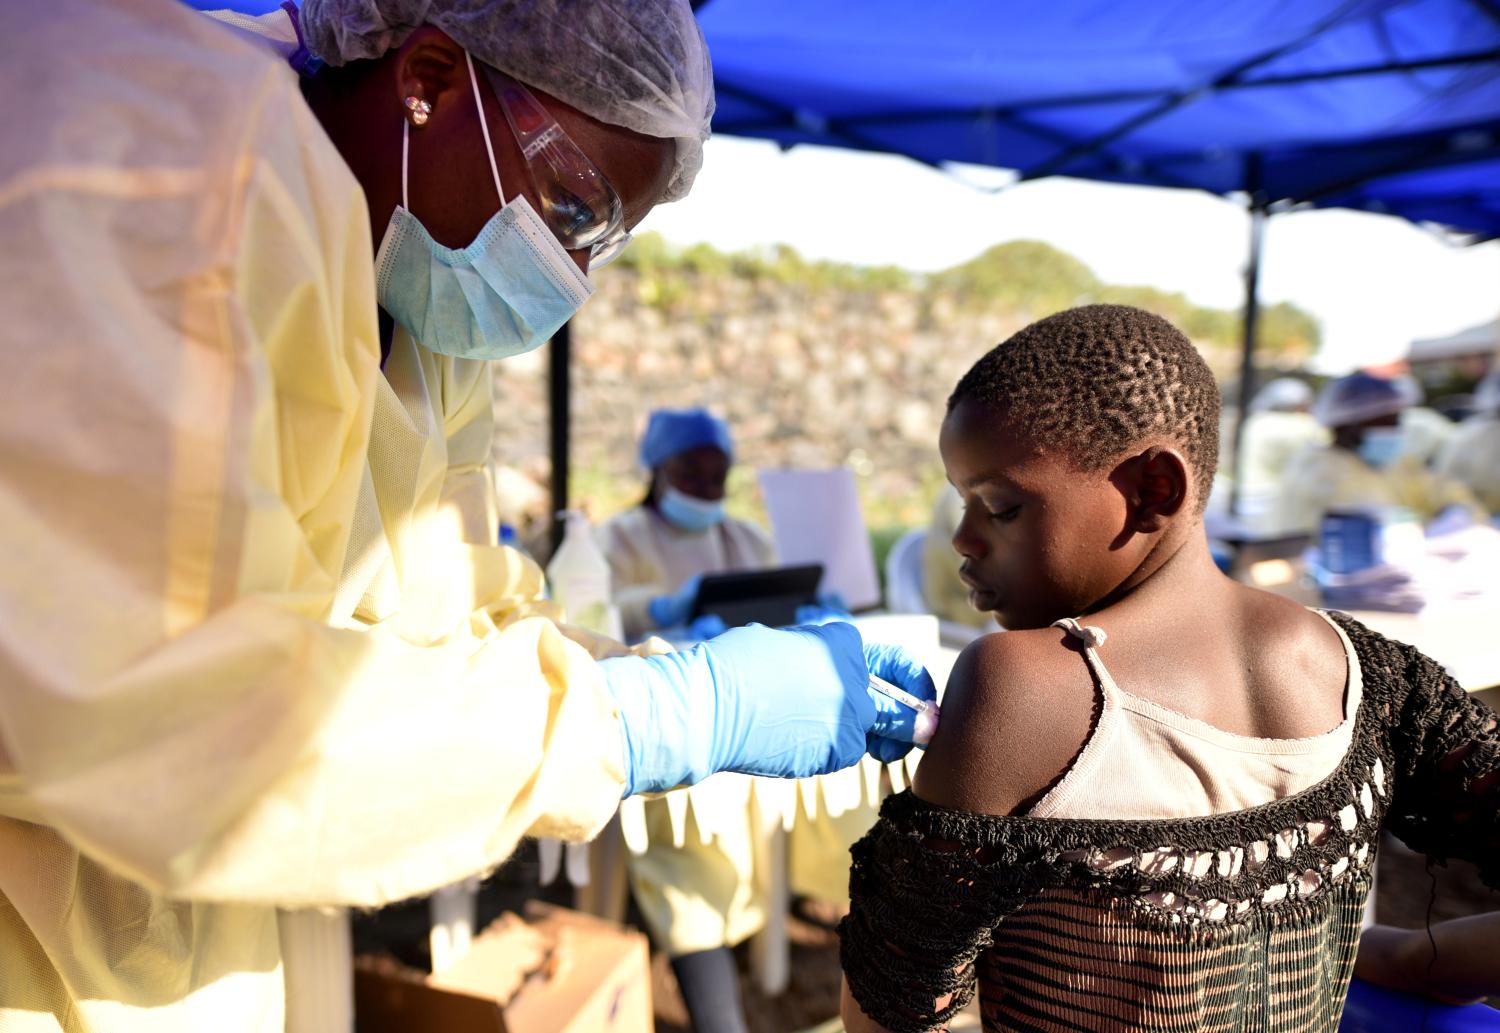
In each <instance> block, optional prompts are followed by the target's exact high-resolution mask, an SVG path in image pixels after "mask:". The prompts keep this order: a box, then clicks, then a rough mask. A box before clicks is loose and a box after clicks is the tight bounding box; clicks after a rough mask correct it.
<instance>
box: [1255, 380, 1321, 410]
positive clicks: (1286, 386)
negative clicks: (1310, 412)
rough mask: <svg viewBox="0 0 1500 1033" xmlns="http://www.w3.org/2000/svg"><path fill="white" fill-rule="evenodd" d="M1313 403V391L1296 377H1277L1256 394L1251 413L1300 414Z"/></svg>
mask: <svg viewBox="0 0 1500 1033" xmlns="http://www.w3.org/2000/svg"><path fill="white" fill-rule="evenodd" d="M1312 403H1313V389H1312V388H1310V387H1308V386H1307V384H1305V383H1303V382H1302V381H1300V380H1298V379H1297V378H1296V377H1277V378H1276V379H1275V380H1273V381H1271V382H1270V383H1268V384H1267V385H1266V386H1265V387H1263V388H1261V389H1260V390H1259V391H1257V392H1255V397H1254V398H1253V399H1252V400H1251V402H1250V411H1251V412H1299V411H1300V410H1303V409H1306V408H1308V407H1309V406H1311V405H1312Z"/></svg>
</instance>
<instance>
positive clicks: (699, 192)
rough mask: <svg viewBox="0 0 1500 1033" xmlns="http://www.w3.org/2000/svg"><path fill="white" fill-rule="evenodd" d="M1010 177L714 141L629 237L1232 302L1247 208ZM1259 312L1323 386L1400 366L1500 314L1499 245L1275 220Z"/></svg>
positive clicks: (1147, 191)
mask: <svg viewBox="0 0 1500 1033" xmlns="http://www.w3.org/2000/svg"><path fill="white" fill-rule="evenodd" d="M960 176H961V177H962V179H963V181H960V179H959V178H958V177H960ZM1013 179H1014V177H1013V176H1011V175H1010V174H1008V173H1006V172H1003V171H1002V170H998V169H986V168H972V167H965V168H961V169H958V170H956V173H955V174H952V175H950V174H947V173H944V172H940V171H938V170H935V169H932V168H929V167H927V166H925V165H921V164H918V163H916V162H913V161H909V160H907V159H905V158H898V157H893V156H887V155H873V154H863V153H856V152H851V151H840V150H835V149H831V148H821V147H797V148H794V149H792V150H790V151H786V152H782V151H780V150H779V149H778V148H777V147H776V146H775V145H773V144H770V143H765V142H761V141H752V140H742V139H734V138H728V137H716V138H714V139H712V140H710V141H709V142H708V144H707V146H706V147H705V156H704V167H703V171H702V172H701V173H700V174H699V176H698V180H697V183H696V184H695V185H694V187H693V192H692V193H691V194H690V195H689V196H688V197H687V198H686V199H685V200H683V201H679V202H676V203H674V204H669V205H662V206H660V207H658V208H657V209H656V210H655V211H653V212H652V213H651V215H650V216H649V217H648V218H647V219H646V221H645V222H644V223H643V224H642V225H641V226H640V227H639V229H640V230H655V231H657V232H659V233H661V234H662V235H663V236H664V237H666V238H667V239H668V240H669V241H671V242H673V243H676V244H683V245H686V244H693V243H697V242H699V241H706V242H708V243H711V244H713V245H714V246H715V247H718V248H720V249H723V250H740V249H744V248H752V247H756V246H764V245H769V244H778V243H782V244H790V245H791V246H792V247H794V248H796V249H797V251H798V252H799V253H800V254H802V255H803V256H805V257H808V258H813V259H830V260H835V261H841V262H849V263H854V264H860V265H896V266H901V267H903V268H906V269H910V270H914V271H919V272H926V271H932V270H937V269H943V268H946V267H948V266H952V265H956V264H957V263H959V262H963V261H966V260H967V259H970V258H973V257H974V256H975V255H977V254H979V253H980V252H981V251H984V250H985V249H986V248H988V247H991V246H992V245H995V244H999V243H1002V242H1004V241H1007V240H1022V239H1032V240H1042V241H1046V242H1047V243H1049V244H1052V245H1054V246H1056V247H1058V248H1061V249H1063V250H1064V251H1067V252H1069V253H1071V254H1073V255H1074V256H1076V257H1077V258H1079V259H1081V260H1082V261H1084V262H1085V263H1086V264H1088V265H1089V266H1090V267H1091V268H1092V269H1093V270H1094V272H1095V274H1097V275H1098V276H1099V277H1100V278H1101V279H1103V280H1104V281H1106V282H1108V283H1115V284H1129V285H1145V286H1151V287H1157V288H1160V289H1163V290H1169V291H1181V292H1182V293H1184V294H1186V295H1187V296H1188V297H1189V298H1190V299H1192V300H1193V301H1194V302H1196V303H1198V304H1200V305H1211V306H1214V307H1218V308H1238V307H1239V305H1240V304H1241V303H1242V301H1243V299H1244V267H1245V262H1246V259H1247V256H1248V253H1249V235H1250V220H1249V216H1248V215H1247V213H1246V212H1245V210H1244V208H1243V206H1242V205H1240V204H1236V203H1235V202H1233V201H1230V200H1226V199H1223V198H1219V197H1215V196H1213V195H1210V194H1205V193H1200V192H1194V191H1183V190H1166V189H1159V188H1154V187H1127V186H1114V185H1106V184H1100V183H1088V182H1084V181H1080V180H1069V179H1061V178H1054V179H1046V180H1037V181H1033V182H1029V183H1021V184H1012V180H1013ZM971 183H977V184H980V185H982V186H986V187H998V186H1002V185H1004V186H1005V187H1006V189H1003V190H1000V191H999V192H988V191H985V190H979V189H975V188H974V187H973V186H971V185H969V184H971ZM1260 297H1261V300H1262V302H1263V303H1266V304H1273V303H1275V302H1278V301H1291V302H1293V303H1295V304H1297V305H1299V306H1301V307H1302V308H1304V309H1306V310H1308V311H1309V312H1311V313H1312V314H1313V315H1315V316H1316V317H1317V318H1318V320H1319V321H1320V323H1321V324H1322V329H1323V346H1322V350H1321V351H1320V353H1319V355H1318V356H1317V358H1316V360H1315V362H1314V366H1315V368H1317V369H1319V370H1320V371H1322V372H1327V373H1342V372H1347V371H1348V370H1350V369H1353V368H1355V367H1357V366H1361V365H1379V364H1383V363H1386V362H1390V361H1393V360H1395V359H1398V358H1400V357H1402V356H1403V355H1404V354H1405V353H1406V349H1407V346H1408V345H1409V344H1410V342H1411V341H1412V340H1413V339H1414V338H1420V337H1435V336H1440V335H1443V334H1448V333H1452V332H1454V331H1457V330H1461V329H1464V328H1466V327H1469V326H1473V325H1474V324H1476V323H1482V322H1485V321H1487V320H1490V319H1494V318H1495V317H1496V315H1497V314H1500V241H1496V242H1491V243H1488V244H1481V245H1477V246H1473V247H1460V246H1455V245H1454V244H1451V243H1449V242H1448V241H1446V240H1444V239H1442V238H1441V237H1439V236H1438V235H1435V234H1433V233H1431V232H1429V231H1427V230H1424V229H1421V228H1419V227H1416V226H1413V225H1411V224H1410V223H1407V222H1405V221H1404V220H1401V219H1396V218H1392V217H1389V216H1381V215H1372V214H1367V213H1363V212H1352V211H1339V210H1322V211H1296V212H1287V213H1282V214H1278V215H1274V216H1272V217H1271V218H1270V219H1269V221H1268V223H1267V228H1266V235H1265V244H1264V251H1263V262H1262V265H1261V280H1260Z"/></svg>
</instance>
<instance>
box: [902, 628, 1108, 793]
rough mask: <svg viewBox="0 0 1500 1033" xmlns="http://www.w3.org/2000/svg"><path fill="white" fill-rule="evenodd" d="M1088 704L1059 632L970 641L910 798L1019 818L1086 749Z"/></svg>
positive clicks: (1075, 659) (1079, 664)
mask: <svg viewBox="0 0 1500 1033" xmlns="http://www.w3.org/2000/svg"><path fill="white" fill-rule="evenodd" d="M1096 697H1097V694H1096V693H1095V691H1094V686H1093V681H1092V679H1091V677H1090V675H1089V673H1088V668H1087V667H1086V666H1085V664H1084V661H1083V658H1082V657H1081V656H1080V655H1079V654H1078V653H1077V652H1076V651H1074V650H1073V649H1072V648H1070V647H1069V646H1068V644H1067V634H1066V632H1063V631H1061V630H1059V629H1055V628H1047V629H1042V630H1037V631H1010V632H1002V633H999V634H994V635H986V636H985V637H983V638H981V639H978V640H977V641H975V642H973V643H971V644H970V645H969V646H968V648H966V649H965V650H964V651H963V653H962V654H960V656H959V658H958V661H957V662H956V663H955V664H954V665H953V672H952V673H951V674H950V675H949V677H948V687H947V690H946V692H945V693H944V696H943V718H942V722H941V724H939V726H938V730H937V734H936V735H935V736H934V737H933V740H932V744H931V745H930V746H929V747H928V748H927V752H926V754H925V755H924V756H923V758H922V764H921V767H919V768H918V769H917V774H916V779H915V782H914V784H913V787H912V788H913V791H914V792H915V793H916V794H917V796H919V797H921V798H922V799H923V800H926V801H928V802H930V803H935V804H939V805H941V806H944V807H951V808H953V809H955V810H964V811H975V812H978V813H984V814H1024V813H1025V812H1026V811H1027V810H1029V809H1030V807H1031V806H1032V805H1033V804H1034V803H1035V802H1036V800H1037V799H1038V798H1039V797H1040V796H1041V795H1042V794H1044V793H1045V792H1046V790H1047V789H1048V788H1049V787H1050V786H1051V785H1052V784H1053V783H1054V782H1055V781H1056V780H1057V778H1058V777H1059V776H1060V775H1061V774H1062V773H1063V772H1064V771H1065V770H1066V769H1067V768H1068V766H1069V765H1070V764H1071V762H1072V760H1073V758H1074V757H1076V756H1077V755H1078V752H1079V751H1080V750H1081V749H1082V747H1083V744H1084V743H1085V742H1086V741H1087V739H1088V736H1089V730H1090V727H1091V725H1092V722H1093V717H1094V704H1095V699H1096Z"/></svg>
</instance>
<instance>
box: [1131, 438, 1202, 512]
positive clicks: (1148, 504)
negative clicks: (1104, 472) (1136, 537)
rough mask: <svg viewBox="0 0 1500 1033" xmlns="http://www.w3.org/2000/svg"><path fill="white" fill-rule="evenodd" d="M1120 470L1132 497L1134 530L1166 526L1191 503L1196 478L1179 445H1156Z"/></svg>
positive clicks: (1132, 459) (1135, 457)
mask: <svg viewBox="0 0 1500 1033" xmlns="http://www.w3.org/2000/svg"><path fill="white" fill-rule="evenodd" d="M1118 473H1119V474H1120V475H1122V479H1123V484H1122V485H1121V486H1122V487H1124V488H1125V489H1126V497H1127V498H1128V499H1129V501H1130V519H1131V526H1132V530H1134V531H1136V532H1138V533H1140V534H1155V533H1156V532H1158V531H1161V530H1164V529H1165V528H1166V526H1167V525H1168V524H1170V523H1171V522H1172V520H1173V518H1175V517H1176V516H1177V514H1178V513H1180V512H1182V510H1183V507H1185V506H1186V505H1187V503H1188V495H1189V493H1190V492H1191V491H1192V484H1193V478H1192V474H1191V473H1190V472H1189V470H1188V464H1187V460H1186V459H1185V458H1184V457H1183V455H1182V453H1181V452H1179V451H1178V450H1177V449H1175V448H1167V447H1165V446H1162V445H1152V446H1151V447H1150V448H1148V449H1146V450H1145V451H1144V452H1141V453H1140V454H1138V455H1135V456H1132V457H1131V458H1130V459H1127V460H1125V462H1123V463H1121V464H1120V466H1119V468H1118Z"/></svg>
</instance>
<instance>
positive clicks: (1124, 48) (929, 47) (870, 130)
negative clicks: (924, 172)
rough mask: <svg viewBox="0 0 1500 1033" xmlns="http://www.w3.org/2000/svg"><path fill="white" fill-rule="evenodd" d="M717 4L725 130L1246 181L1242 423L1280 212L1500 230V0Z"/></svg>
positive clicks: (1195, 183)
mask: <svg viewBox="0 0 1500 1033" xmlns="http://www.w3.org/2000/svg"><path fill="white" fill-rule="evenodd" d="M699 6H700V10H699V21H700V23H701V24H702V26H703V31H704V34H705V36H706V37H707V38H708V40H709V45H710V48H711V50H712V52H713V56H714V80H715V86H716V87H717V91H718V105H719V106H718V111H717V113H716V114H715V116H714V128H715V130H716V131H717V132H721V133H725V134H731V135H738V136H751V137H759V138H763V139H768V140H773V141H775V142H777V143H779V144H781V145H783V146H788V147H790V146H795V145H797V144H802V143H816V144H822V145H825V146H833V147H845V148H854V149H859V150H871V151H885V152H892V153H897V154H904V155H907V156H909V157H911V158H913V159H914V160H916V161H920V162H923V163H926V164H929V165H933V166H936V167H943V166H946V165H948V164H950V163H971V164H983V165H998V166H1003V167H1006V168H1012V169H1016V170H1017V171H1018V173H1019V180H1018V181H1025V180H1029V179H1037V178H1040V177H1043V176H1050V175H1068V176H1075V177H1080V178H1085V179H1097V180H1105V181H1109V182H1116V183H1138V184H1149V185H1153V186H1167V187H1179V188H1189V189H1198V190H1206V191H1209V192H1211V193H1215V194H1239V195H1243V196H1244V197H1245V198H1246V203H1247V206H1248V208H1249V211H1250V213H1251V220H1250V222H1251V240H1250V261H1249V263H1248V266H1247V273H1246V304H1245V329H1244V342H1245V343H1244V358H1243V362H1242V364H1241V376H1240V419H1241V420H1243V418H1244V413H1245V412H1246V411H1247V409H1248V400H1249V397H1248V396H1249V392H1250V391H1251V390H1252V388H1253V372H1254V341H1255V324H1256V315H1257V297H1256V283H1257V278H1258V275H1259V266H1260V252H1261V240H1262V237H1263V233H1264V221H1265V218H1266V216H1267V214H1268V213H1270V212H1273V211H1276V210H1281V209H1284V208H1288V207H1292V206H1294V205H1298V204H1303V203H1307V204H1317V205H1336V206H1346V207H1353V208H1361V209H1365V210H1370V211H1379V212H1386V213H1390V214H1394V215H1399V216H1402V217H1404V218H1408V219H1411V220H1414V221H1422V222H1426V221H1431V222H1437V223H1441V224H1443V225H1444V226H1447V227H1450V228H1452V229H1456V230H1460V231H1464V232H1467V233H1471V234H1473V235H1474V236H1475V237H1476V238H1477V239H1488V238H1491V237H1494V236H1496V235H1500V0H1279V2H1268V0H1225V2H1217V3H1207V2H1197V3H1191V2H1190V3H1187V4H1183V3H1180V2H1167V0H1149V2H1148V0H1136V2H1133V3H1129V4H1120V3H1114V2H1109V0H1047V2H1038V0H1027V2H1025V3H1008V4H999V3H994V2H992V0H928V2H926V3H921V4H912V3H909V2H905V0H816V2H812V0H708V2H706V3H703V4H700V5H699ZM1238 437H1239V434H1238V429H1237V433H1236V450H1235V451H1236V463H1235V466H1236V474H1237V473H1238V451H1239V450H1238ZM1235 480H1236V482H1237V481H1238V480H1239V478H1238V477H1237V476H1236V478H1235Z"/></svg>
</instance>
